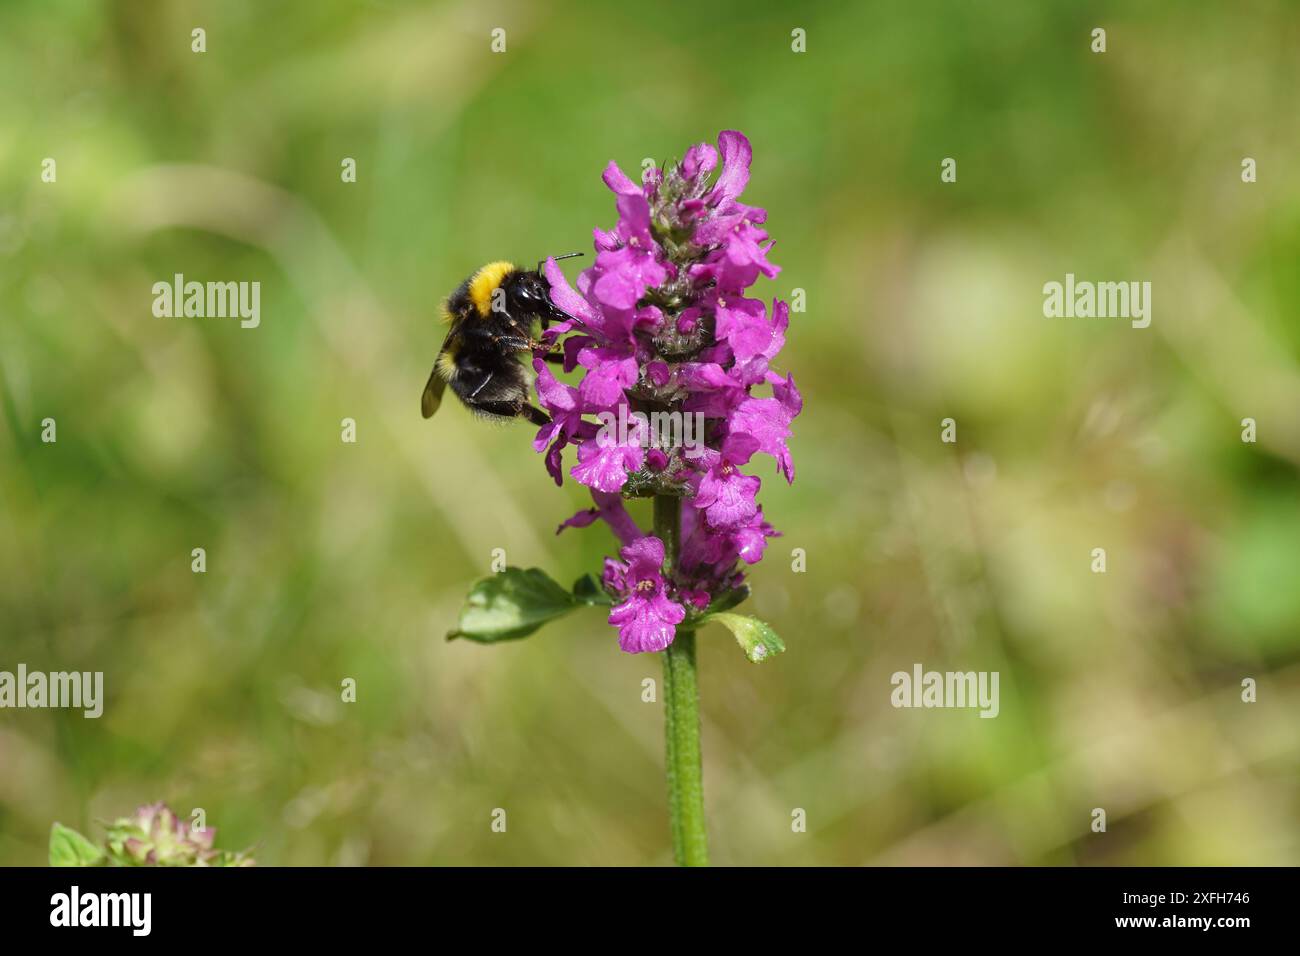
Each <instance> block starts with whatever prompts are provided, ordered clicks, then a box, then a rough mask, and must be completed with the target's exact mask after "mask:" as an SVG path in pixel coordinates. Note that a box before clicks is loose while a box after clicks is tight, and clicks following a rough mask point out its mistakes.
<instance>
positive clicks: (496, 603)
mask: <svg viewBox="0 0 1300 956" xmlns="http://www.w3.org/2000/svg"><path fill="white" fill-rule="evenodd" d="M582 603H584V602H580V600H579V599H578V598H575V597H574V596H573V595H572V594H570V593H569V592H568V591H566V590H565V589H564V588H562V587H560V585H558V584H556V583H555V581H553V580H552V579H551V578H550V577H549V576H548V575H547V574H546V572H545V571H542V570H541V569H540V568H529V569H527V570H526V571H525V570H522V569H520V568H506V569H505V570H504V571H502V572H500V573H499V574H491V575H488V576H487V577H486V578H483V579H482V580H480V581H478V582H476V583H475V584H474V586H473V587H472V588H470V592H469V595H468V596H467V597H466V598H465V606H464V607H462V608H461V611H460V620H459V622H458V624H457V627H456V629H455V630H454V631H450V632H449V633H448V634H447V640H449V641H451V640H455V639H456V638H458V637H464V638H467V639H469V640H471V641H478V642H479V643H482V644H494V643H496V642H497V641H514V640H518V639H519V638H521V637H527V636H528V635H529V634H531V633H533V631H535V630H537V629H538V628H539V627H541V626H542V625H543V624H545V623H546V622H547V621H550V620H553V619H555V618H557V617H559V616H560V615H562V614H566V613H568V612H569V611H572V610H573V609H574V608H575V607H580V606H581V604H582Z"/></svg>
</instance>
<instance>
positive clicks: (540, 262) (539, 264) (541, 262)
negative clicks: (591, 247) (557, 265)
mask: <svg viewBox="0 0 1300 956" xmlns="http://www.w3.org/2000/svg"><path fill="white" fill-rule="evenodd" d="M585 255H586V253H585V252H566V253H565V254H564V255H562V256H551V258H552V259H554V260H556V261H557V262H558V261H559V260H561V259H572V258H574V257H576V256H585ZM544 265H546V260H545V259H539V260H538V262H537V271H538V272H541V271H542V266H544Z"/></svg>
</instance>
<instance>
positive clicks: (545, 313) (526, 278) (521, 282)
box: [501, 252, 582, 321]
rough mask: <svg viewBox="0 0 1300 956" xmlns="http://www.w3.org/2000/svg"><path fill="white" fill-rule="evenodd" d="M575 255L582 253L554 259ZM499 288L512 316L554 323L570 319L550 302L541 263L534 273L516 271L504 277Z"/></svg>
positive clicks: (549, 290)
mask: <svg viewBox="0 0 1300 956" xmlns="http://www.w3.org/2000/svg"><path fill="white" fill-rule="evenodd" d="M575 255H577V256H580V255H582V253H580V252H575V253H570V254H569V255H568V256H557V257H556V258H558V259H568V258H570V257H571V256H575ZM501 288H502V291H504V292H505V294H506V308H507V309H508V310H509V311H510V312H511V313H512V314H514V315H537V316H541V317H542V318H545V319H555V320H556V321H564V320H565V319H570V318H572V316H571V315H569V314H568V313H567V312H563V311H561V310H560V309H559V308H557V307H556V305H555V303H554V302H552V301H551V284H550V283H549V282H547V281H546V277H545V276H543V275H542V265H541V263H538V266H537V269H536V270H534V271H531V272H524V271H518V272H514V273H512V274H510V275H508V276H506V278H505V280H504V281H503V282H502V283H501Z"/></svg>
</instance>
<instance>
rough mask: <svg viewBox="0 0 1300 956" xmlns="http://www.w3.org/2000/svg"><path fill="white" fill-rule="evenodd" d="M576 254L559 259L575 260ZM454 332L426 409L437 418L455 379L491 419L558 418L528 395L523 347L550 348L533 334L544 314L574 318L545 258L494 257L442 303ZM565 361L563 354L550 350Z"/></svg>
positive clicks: (423, 404) (429, 387)
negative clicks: (559, 301)
mask: <svg viewBox="0 0 1300 956" xmlns="http://www.w3.org/2000/svg"><path fill="white" fill-rule="evenodd" d="M580 255H582V253H580V252H573V253H570V254H569V255H566V256H556V258H557V259H570V258H572V257H573V256H580ZM442 317H443V321H444V322H446V323H447V325H448V329H447V338H446V339H445V340H444V341H443V343H442V349H441V350H440V351H439V352H438V359H437V361H435V362H434V364H433V371H432V372H430V373H429V381H428V383H427V384H426V385H425V386H424V394H423V395H422V396H421V397H420V411H421V413H422V414H423V415H424V417H425V418H430V417H432V416H433V413H434V412H436V411H437V410H438V406H439V405H440V404H442V393H443V390H444V389H445V388H446V387H447V386H448V385H450V386H451V390H452V391H453V392H455V393H456V396H457V397H458V398H459V399H460V400H461V401H462V402H464V403H465V407H466V408H468V409H469V410H470V411H472V412H474V413H475V414H476V415H479V416H481V417H484V418H490V419H497V420H509V419H512V418H520V417H522V418H526V419H528V420H529V421H530V422H532V423H533V424H535V425H545V424H547V423H548V422H549V421H550V420H551V419H550V417H549V416H548V415H547V414H546V413H545V412H544V411H542V410H541V409H540V408H537V407H535V406H534V405H531V404H530V403H529V401H528V386H529V382H530V379H529V371H528V370H526V369H525V367H524V365H523V364H522V363H521V362H520V361H519V358H518V355H519V353H521V352H532V351H536V350H539V349H541V348H543V346H542V345H541V343H539V342H538V341H537V340H536V339H534V338H533V335H532V325H533V321H534V320H537V321H539V322H540V323H541V326H542V328H543V329H545V328H546V327H547V326H549V325H550V323H551V322H553V321H563V320H566V319H569V318H571V316H570V315H569V314H568V313H567V312H563V311H561V310H560V309H558V308H557V307H556V306H555V304H554V303H553V302H552V301H551V286H550V283H548V282H547V281H546V279H545V277H544V276H543V275H542V263H540V262H539V263H538V264H537V268H536V269H532V270H525V269H520V268H518V267H516V266H515V265H514V264H513V263H510V262H489V263H488V264H487V265H485V266H483V267H482V268H481V269H479V270H478V271H476V272H475V273H474V274H473V275H471V276H470V277H469V278H468V279H466V280H465V281H464V282H462V283H461V284H460V287H459V288H458V289H457V290H456V291H455V292H453V293H452V294H451V295H450V296H448V297H447V299H446V301H445V302H443V304H442ZM544 357H545V358H547V359H548V360H550V361H558V360H559V359H560V357H559V356H558V355H549V354H548V355H546V356H544Z"/></svg>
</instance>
